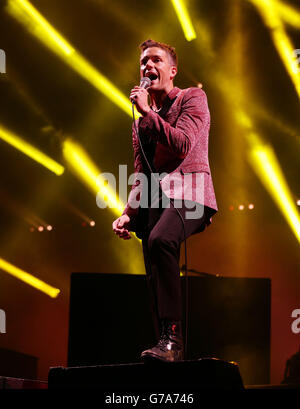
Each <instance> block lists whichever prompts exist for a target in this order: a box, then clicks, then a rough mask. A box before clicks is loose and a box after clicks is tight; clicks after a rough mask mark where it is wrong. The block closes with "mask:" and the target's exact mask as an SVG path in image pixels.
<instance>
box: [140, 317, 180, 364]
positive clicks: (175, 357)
mask: <svg viewBox="0 0 300 409" xmlns="http://www.w3.org/2000/svg"><path fill="white" fill-rule="evenodd" d="M141 358H142V360H144V361H146V360H153V359H158V360H160V361H165V362H168V361H170V362H172V361H182V360H183V359H184V348H183V338H182V328H181V322H180V321H169V320H163V321H162V332H161V336H160V339H159V341H158V344H157V345H156V346H155V347H153V348H151V349H147V350H146V351H144V352H142V354H141Z"/></svg>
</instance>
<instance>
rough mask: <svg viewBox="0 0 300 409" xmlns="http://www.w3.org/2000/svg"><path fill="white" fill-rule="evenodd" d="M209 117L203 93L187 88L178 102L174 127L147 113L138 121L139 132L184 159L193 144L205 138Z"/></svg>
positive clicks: (197, 89)
mask: <svg viewBox="0 0 300 409" xmlns="http://www.w3.org/2000/svg"><path fill="white" fill-rule="evenodd" d="M209 122H210V114H209V109H208V104H207V98H206V94H205V92H204V91H203V90H202V89H200V88H188V89H187V91H186V92H185V95H184V96H183V98H182V102H181V111H180V114H179V116H178V118H177V121H176V124H175V126H171V125H170V124H169V122H167V121H165V120H164V119H163V118H161V117H160V116H159V115H158V114H157V113H155V112H154V111H152V110H150V111H149V112H148V113H147V114H146V115H145V116H144V117H143V118H142V119H141V121H140V129H142V130H144V131H146V132H147V133H148V134H149V135H150V137H151V138H153V139H154V140H156V141H157V142H160V143H161V144H162V145H165V146H167V147H168V148H169V149H170V151H171V152H173V153H175V154H176V155H177V156H178V157H179V158H182V159H184V158H185V157H186V156H187V155H188V153H189V152H190V151H191V150H192V149H193V147H194V146H195V144H196V142H197V140H198V139H199V138H201V136H202V135H203V136H205V132H206V130H207V124H209Z"/></svg>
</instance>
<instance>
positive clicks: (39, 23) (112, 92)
mask: <svg viewBox="0 0 300 409" xmlns="http://www.w3.org/2000/svg"><path fill="white" fill-rule="evenodd" d="M6 10H7V11H8V13H9V14H11V15H12V16H13V17H14V18H15V19H16V20H18V21H19V22H20V23H21V24H23V25H24V26H25V27H26V28H27V30H28V31H30V32H31V33H32V34H33V35H35V36H36V37H37V38H38V40H40V41H41V42H42V43H43V44H44V45H45V46H47V47H48V48H50V49H51V50H52V51H53V52H54V53H56V54H57V55H58V56H59V57H60V58H61V59H62V60H63V61H64V62H65V63H66V64H68V65H69V66H70V67H71V68H72V69H73V70H74V71H76V72H77V74H79V75H80V76H81V77H83V78H84V79H85V80H87V81H88V82H90V84H92V85H93V86H94V87H95V88H96V89H98V90H99V91H100V92H102V93H103V94H104V95H105V96H106V97H107V98H109V99H110V100H111V101H112V102H114V103H115V104H116V105H117V106H118V107H119V108H121V109H122V110H123V111H124V112H126V113H127V114H128V115H129V116H130V117H131V116H132V106H131V103H130V101H129V99H128V97H127V96H125V95H124V94H123V93H122V92H121V91H119V90H118V88H117V87H115V86H114V85H113V84H112V83H111V82H110V81H109V80H108V79H107V78H106V77H105V76H104V75H102V74H101V73H100V72H99V71H98V70H97V69H96V68H95V67H93V65H92V64H90V63H89V62H88V61H87V60H86V59H85V58H84V57H83V56H82V55H81V54H80V53H79V52H77V51H76V50H75V49H74V48H73V47H72V46H71V44H70V43H69V42H68V41H67V40H66V39H65V38H64V37H63V36H62V35H60V34H59V32H58V31H57V30H55V29H54V28H53V27H52V25H51V24H50V23H49V22H48V21H47V20H46V19H45V18H44V17H43V16H42V15H41V14H40V13H39V12H38V11H37V9H36V8H35V7H33V5H32V4H31V3H30V2H29V1H27V0H8V5H7V7H6ZM136 116H137V117H138V116H140V114H139V113H138V112H137V113H136Z"/></svg>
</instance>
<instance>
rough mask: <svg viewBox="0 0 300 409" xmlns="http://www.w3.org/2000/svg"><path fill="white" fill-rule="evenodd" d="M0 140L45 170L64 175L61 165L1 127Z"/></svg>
mask: <svg viewBox="0 0 300 409" xmlns="http://www.w3.org/2000/svg"><path fill="white" fill-rule="evenodd" d="M0 138H1V139H2V140H3V141H5V142H7V143H8V144H10V145H12V146H13V147H14V148H16V149H18V150H19V151H21V152H23V153H24V154H25V155H27V156H29V157H30V158H31V159H33V160H35V161H36V162H38V163H40V164H41V165H43V166H45V168H47V169H49V170H51V172H54V173H55V174H56V175H58V176H60V175H62V174H63V173H64V170H65V169H64V167H63V166H62V165H60V164H59V163H57V162H55V161H54V160H53V159H51V158H49V156H47V155H45V154H44V153H42V152H41V151H39V150H38V149H36V148H35V147H33V146H32V145H30V144H29V143H27V142H25V141H24V140H23V139H21V138H20V137H19V136H17V135H15V134H13V133H12V132H10V131H9V130H7V129H5V128H4V127H3V126H1V125H0Z"/></svg>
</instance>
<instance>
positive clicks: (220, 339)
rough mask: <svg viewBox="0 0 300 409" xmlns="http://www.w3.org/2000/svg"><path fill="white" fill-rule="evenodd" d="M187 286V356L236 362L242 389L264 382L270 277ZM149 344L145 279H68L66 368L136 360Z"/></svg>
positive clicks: (196, 280) (204, 280) (191, 280)
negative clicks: (69, 296) (242, 383)
mask: <svg viewBox="0 0 300 409" xmlns="http://www.w3.org/2000/svg"><path fill="white" fill-rule="evenodd" d="M188 288H189V331H188V354H187V356H186V359H187V360H197V359H199V358H207V357H216V358H220V359H222V360H224V361H235V362H237V363H238V364H239V368H240V372H241V375H242V378H243V381H244V383H245V384H248V385H250V384H255V385H259V384H268V383H269V379H270V378H269V372H270V298H271V296H270V292H271V285H270V280H269V279H254V278H231V277H213V276H212V277H188ZM182 289H183V294H185V278H184V277H182ZM155 342H156V339H155V334H154V330H153V325H152V317H151V313H150V309H149V302H148V293H147V287H146V277H145V276H143V275H126V274H98V273H73V274H72V278H71V298H70V328H69V349H68V366H69V367H75V366H91V365H105V364H126V363H129V362H139V361H140V353H141V351H143V350H144V349H147V348H149V347H150V346H153V345H154V343H155Z"/></svg>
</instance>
